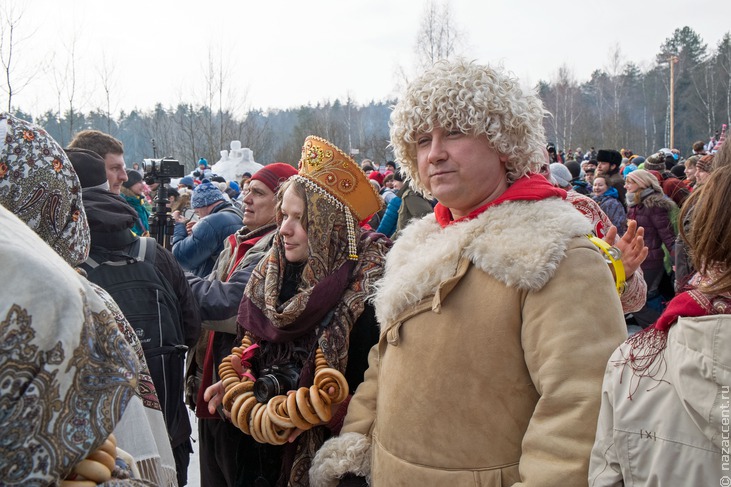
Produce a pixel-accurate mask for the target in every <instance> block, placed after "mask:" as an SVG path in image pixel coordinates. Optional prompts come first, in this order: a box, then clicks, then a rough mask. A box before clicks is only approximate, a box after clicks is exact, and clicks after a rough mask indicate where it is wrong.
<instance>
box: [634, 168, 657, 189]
mask: <svg viewBox="0 0 731 487" xmlns="http://www.w3.org/2000/svg"><path fill="white" fill-rule="evenodd" d="M627 180H628V181H632V182H633V183H636V184H637V185H638V186H639V187H640V188H642V189H645V188H652V189H654V190H655V192H657V193H661V194H662V188H661V187H660V182H659V181H658V180H657V178H656V177H655V176H654V175H653V174H652V173H651V172H649V171H645V170H644V169H637V170H636V171H632V172H631V173H629V174H627Z"/></svg>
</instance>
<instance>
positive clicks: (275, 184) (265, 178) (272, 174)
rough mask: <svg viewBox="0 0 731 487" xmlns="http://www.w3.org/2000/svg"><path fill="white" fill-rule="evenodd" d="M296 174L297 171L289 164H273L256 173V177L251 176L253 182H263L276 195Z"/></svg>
mask: <svg viewBox="0 0 731 487" xmlns="http://www.w3.org/2000/svg"><path fill="white" fill-rule="evenodd" d="M295 174H297V169H295V168H294V167H292V166H290V165H289V164H285V163H283V162H273V163H271V164H268V165H266V166H264V167H262V168H261V169H259V170H258V171H256V172H255V173H254V175H253V176H251V180H252V181H254V180H256V181H261V182H262V183H264V184H265V185H266V187H267V188H269V189H271V190H272V192H274V193H276V192H277V190H278V189H279V186H281V185H282V183H283V182H285V181H286V180H287V179H289V178H290V177H291V176H294V175H295Z"/></svg>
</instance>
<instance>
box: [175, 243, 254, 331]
mask: <svg viewBox="0 0 731 487" xmlns="http://www.w3.org/2000/svg"><path fill="white" fill-rule="evenodd" d="M267 248H268V247H267ZM265 254H266V252H257V251H256V249H251V250H249V252H248V253H247V254H246V256H247V259H246V260H245V262H244V263H243V265H241V266H239V267H238V268H237V269H236V270H235V271H234V272H233V273H231V276H230V277H229V279H228V281H225V282H224V281H220V280H218V279H211V276H209V277H208V279H202V278H200V277H197V276H195V275H194V274H188V282H189V283H190V287H191V289H192V290H193V294H194V295H195V297H196V299H197V300H198V303H199V305H200V312H201V320H203V323H202V325H203V328H205V329H206V330H211V331H221V332H225V333H230V334H232V335H236V334H237V333H238V325H237V324H236V317H237V316H238V312H239V304H241V298H243V297H244V290H245V289H246V285H247V284H248V283H249V278H250V277H251V272H252V271H253V270H254V268H255V267H256V265H257V264H258V263H259V260H260V259H261V258H262V257H264V255H265ZM249 257H252V258H249Z"/></svg>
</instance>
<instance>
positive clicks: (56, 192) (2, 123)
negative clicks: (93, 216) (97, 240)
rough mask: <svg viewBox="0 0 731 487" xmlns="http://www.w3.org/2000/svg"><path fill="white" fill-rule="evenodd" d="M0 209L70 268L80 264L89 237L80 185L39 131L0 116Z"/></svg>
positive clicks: (63, 158) (60, 152)
mask: <svg viewBox="0 0 731 487" xmlns="http://www.w3.org/2000/svg"><path fill="white" fill-rule="evenodd" d="M0 141H1V143H2V151H1V152H0V204H2V205H3V206H4V207H5V208H7V209H8V210H10V212H12V213H14V214H15V215H17V216H18V218H20V219H21V220H23V221H24V222H25V223H26V224H27V225H28V226H29V227H31V228H32V229H33V230H34V231H35V232H36V233H37V234H38V236H40V237H41V238H42V239H43V240H44V241H45V242H46V243H47V244H48V245H50V246H51V248H53V250H55V251H56V253H57V254H59V255H60V256H61V257H63V259H64V260H66V262H68V263H69V264H70V265H71V266H76V265H78V264H80V263H81V262H83V261H85V260H86V257H87V256H88V253H89V245H90V237H89V226H88V224H87V221H86V214H85V213H84V208H83V206H82V204H81V184H80V183H79V178H78V177H77V175H76V172H75V171H74V168H73V167H72V166H71V162H70V161H69V160H68V158H67V157H66V154H65V153H64V151H63V149H61V146H59V145H58V143H57V142H56V141H55V140H53V139H52V138H51V137H50V136H49V135H48V134H47V133H46V131H45V130H43V129H42V128H40V127H38V126H36V125H33V124H31V123H30V122H26V121H24V120H21V119H19V118H16V117H13V116H12V115H9V114H7V113H2V114H0Z"/></svg>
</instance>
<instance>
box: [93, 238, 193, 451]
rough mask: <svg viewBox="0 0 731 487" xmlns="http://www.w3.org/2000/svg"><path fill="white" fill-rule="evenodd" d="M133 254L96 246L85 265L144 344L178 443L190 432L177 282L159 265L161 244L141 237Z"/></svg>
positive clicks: (167, 420) (167, 421)
mask: <svg viewBox="0 0 731 487" xmlns="http://www.w3.org/2000/svg"><path fill="white" fill-rule="evenodd" d="M135 246H136V248H135V247H132V249H131V252H130V253H132V254H135V253H136V255H135V256H130V255H128V254H126V253H123V252H114V251H102V250H100V249H98V248H93V249H92V253H91V255H90V256H89V258H88V259H87V260H86V262H85V263H84V264H82V268H83V269H84V270H85V271H86V272H87V275H88V279H89V281H91V282H93V283H95V284H97V285H99V286H100V287H101V288H103V289H104V290H105V291H107V292H108V293H109V294H110V295H111V296H112V298H114V301H115V302H116V303H117V305H118V306H119V308H120V309H121V310H122V313H124V316H125V318H127V321H129V323H130V325H132V328H133V329H134V331H135V333H136V334H137V337H138V338H139V340H140V342H141V343H142V349H143V351H144V353H145V360H146V361H147V366H148V367H149V369H150V375H151V376H152V381H153V383H154V384H155V389H156V390H157V396H158V398H159V399H160V406H161V407H162V412H163V416H164V418H165V424H166V425H167V430H168V435H169V436H170V439H171V445H172V447H175V446H177V445H178V444H180V443H181V442H182V441H184V440H186V439H187V438H188V436H189V435H190V421H189V420H188V415H187V414H188V413H187V411H186V409H185V405H184V403H183V397H184V396H183V392H184V383H183V382H184V381H183V375H184V368H185V352H186V351H187V349H188V347H186V346H185V341H184V337H183V330H182V322H183V319H182V318H183V315H182V311H181V309H180V303H179V302H178V298H177V296H176V294H175V291H174V290H173V287H172V285H171V284H170V282H168V280H167V279H166V278H165V276H164V275H162V274H161V273H160V271H158V270H157V268H156V267H155V255H156V251H157V243H156V241H155V239H153V238H149V237H141V238H140V239H139V240H138V241H137V242H136V243H135Z"/></svg>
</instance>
